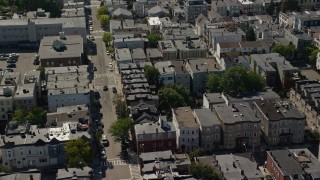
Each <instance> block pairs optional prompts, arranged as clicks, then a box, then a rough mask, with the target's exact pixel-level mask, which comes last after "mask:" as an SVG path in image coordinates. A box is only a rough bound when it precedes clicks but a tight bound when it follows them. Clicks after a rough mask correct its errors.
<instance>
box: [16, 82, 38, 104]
mask: <svg viewBox="0 0 320 180" xmlns="http://www.w3.org/2000/svg"><path fill="white" fill-rule="evenodd" d="M37 104H38V96H37V90H36V84H35V83H29V84H22V85H18V86H17V89H16V92H15V94H14V105H15V107H16V108H18V109H24V110H30V109H32V108H33V107H36V106H37Z"/></svg>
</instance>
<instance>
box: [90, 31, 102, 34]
mask: <svg viewBox="0 0 320 180" xmlns="http://www.w3.org/2000/svg"><path fill="white" fill-rule="evenodd" d="M104 32H105V31H104V30H97V31H90V34H92V33H104Z"/></svg>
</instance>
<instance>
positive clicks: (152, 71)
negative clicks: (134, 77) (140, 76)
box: [143, 65, 160, 87]
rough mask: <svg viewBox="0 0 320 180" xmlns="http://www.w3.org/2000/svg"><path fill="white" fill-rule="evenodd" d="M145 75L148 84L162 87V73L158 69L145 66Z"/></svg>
mask: <svg viewBox="0 0 320 180" xmlns="http://www.w3.org/2000/svg"><path fill="white" fill-rule="evenodd" d="M143 70H144V75H145V76H146V78H147V80H148V83H149V84H150V85H155V86H157V87H159V85H160V73H159V71H158V69H157V68H155V67H154V66H150V65H145V66H144V67H143Z"/></svg>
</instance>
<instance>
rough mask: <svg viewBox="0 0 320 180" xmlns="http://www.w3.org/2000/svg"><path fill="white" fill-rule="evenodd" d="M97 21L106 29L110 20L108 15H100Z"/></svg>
mask: <svg viewBox="0 0 320 180" xmlns="http://www.w3.org/2000/svg"><path fill="white" fill-rule="evenodd" d="M99 21H100V24H101V25H102V26H104V27H106V26H108V25H109V22H110V18H109V16H108V15H101V16H99Z"/></svg>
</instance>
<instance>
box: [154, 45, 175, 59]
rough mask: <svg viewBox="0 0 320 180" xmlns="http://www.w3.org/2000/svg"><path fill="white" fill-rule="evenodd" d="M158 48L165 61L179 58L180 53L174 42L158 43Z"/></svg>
mask: <svg viewBox="0 0 320 180" xmlns="http://www.w3.org/2000/svg"><path fill="white" fill-rule="evenodd" d="M158 48H159V51H160V52H161V54H162V57H163V60H176V59H177V58H178V51H177V49H176V47H175V46H174V44H173V41H172V40H163V41H158Z"/></svg>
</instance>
